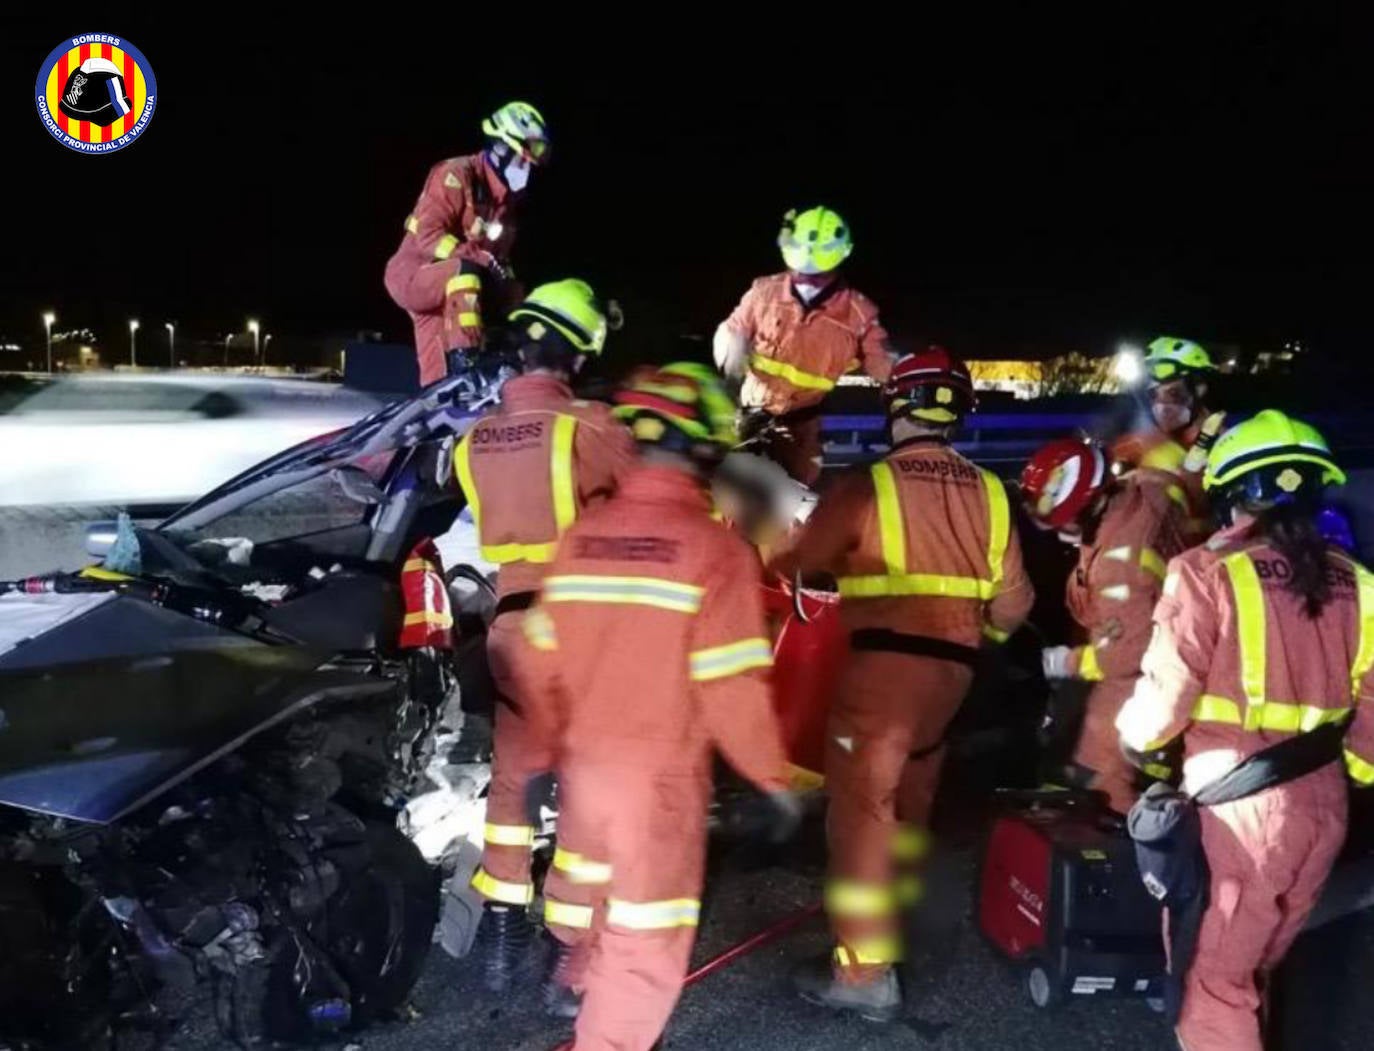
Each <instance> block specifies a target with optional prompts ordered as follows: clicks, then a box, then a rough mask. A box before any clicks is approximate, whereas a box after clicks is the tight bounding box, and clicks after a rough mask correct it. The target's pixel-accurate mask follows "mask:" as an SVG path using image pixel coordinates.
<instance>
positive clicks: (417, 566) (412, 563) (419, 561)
mask: <svg viewBox="0 0 1374 1051" xmlns="http://www.w3.org/2000/svg"><path fill="white" fill-rule="evenodd" d="M401 570H402V572H405V573H428V572H430V571H432V570H433V571H437V567H436V566H435V565H434V563H433V562H431V561H430V560H429V559H427V558H408V559H406V563H405V565H404V566H402V567H401Z"/></svg>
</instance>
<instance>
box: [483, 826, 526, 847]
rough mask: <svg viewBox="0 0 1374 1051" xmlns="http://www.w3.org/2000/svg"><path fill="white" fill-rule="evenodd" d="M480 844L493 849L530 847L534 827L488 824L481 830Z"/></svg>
mask: <svg viewBox="0 0 1374 1051" xmlns="http://www.w3.org/2000/svg"><path fill="white" fill-rule="evenodd" d="M482 842H483V843H486V844H487V845H488V846H493V847H532V846H534V826H533V825H492V824H488V825H486V827H485V828H483V829H482Z"/></svg>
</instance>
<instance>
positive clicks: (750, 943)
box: [553, 902, 821, 1051]
mask: <svg viewBox="0 0 1374 1051" xmlns="http://www.w3.org/2000/svg"><path fill="white" fill-rule="evenodd" d="M820 911H821V906H820V903H819V902H815V903H813V904H811V905H807V906H806V907H805V908H802V909H798V910H797V911H796V912H794V913H792V914H791V915H790V916H784V917H783V918H782V919H780V920H778V921H777V922H776V923H774V924H771V925H769V926H767V927H765V928H764V929H763V930H761V931H759V932H758V933H756V934H751V935H750V936H749V937H748V938H745V939H744V941H742V942H740V943H739V944H737V945H732V946H731V947H730V948H728V949H726V950H725V951H724V952H723V953H721V954H720V955H718V956H713V957H711V959H709V960H707V961H706V962H705V963H703V964H702V965H701V966H700V967H698V968H697V969H696V970H695V971H693V972H692V973H691V974H689V975H688V976H687V977H686V978H684V979H683V980H682V987H683V988H684V989H686V988H688V987H689V986H693V985H696V983H697V982H699V981H701V980H702V979H703V978H709V977H710V976H711V975H713V974H715V973H716V972H717V971H719V970H723V969H724V968H726V967H729V966H730V965H731V964H732V963H734V962H735V961H736V960H738V959H739V958H740V957H741V956H747V955H749V953H751V952H753V951H754V950H755V949H761V948H763V947H764V946H765V945H768V944H770V943H772V942H775V941H777V940H778V939H779V938H782V937H784V936H785V935H787V934H790V933H791V932H792V931H793V930H795V929H796V928H798V927H800V926H801V925H802V924H803V923H805V922H806V921H807V920H809V919H811V917H812V916H816V915H818V914H819V913H820ZM553 1051H573V1042H572V1041H571V1040H569V1041H568V1042H567V1043H564V1044H559V1045H558V1046H557V1047H555V1048H554V1049H553Z"/></svg>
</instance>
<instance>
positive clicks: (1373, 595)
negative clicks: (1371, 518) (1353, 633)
mask: <svg viewBox="0 0 1374 1051" xmlns="http://www.w3.org/2000/svg"><path fill="white" fill-rule="evenodd" d="M1350 565H1351V568H1352V569H1354V570H1355V583H1356V588H1357V589H1358V593H1359V603H1360V644H1359V647H1358V648H1357V649H1356V651H1355V663H1354V665H1352V666H1351V670H1350V696H1351V697H1353V698H1356V699H1358V698H1359V696H1360V684H1361V683H1362V682H1363V681H1364V677H1365V676H1366V675H1368V674H1369V671H1370V669H1371V668H1374V573H1370V572H1369V570H1367V569H1365V568H1364V566H1360V565H1356V564H1355V563H1353V562H1352V563H1351V564H1350Z"/></svg>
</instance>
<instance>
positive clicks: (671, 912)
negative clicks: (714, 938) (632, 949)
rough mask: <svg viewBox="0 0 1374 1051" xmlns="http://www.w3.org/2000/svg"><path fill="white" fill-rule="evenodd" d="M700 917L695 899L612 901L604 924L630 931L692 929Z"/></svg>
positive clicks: (699, 906)
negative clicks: (674, 928) (672, 928)
mask: <svg viewBox="0 0 1374 1051" xmlns="http://www.w3.org/2000/svg"><path fill="white" fill-rule="evenodd" d="M700 915H701V902H700V901H698V900H697V899H696V898H677V899H676V900H673V901H620V900H619V899H617V898H612V899H611V903H610V906H609V907H608V909H607V911H606V922H607V923H609V924H612V925H613V926H616V927H624V928H626V929H627V930H632V931H661V930H667V929H669V928H671V927H695V926H696V925H697V920H698V918H699V917H700Z"/></svg>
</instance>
